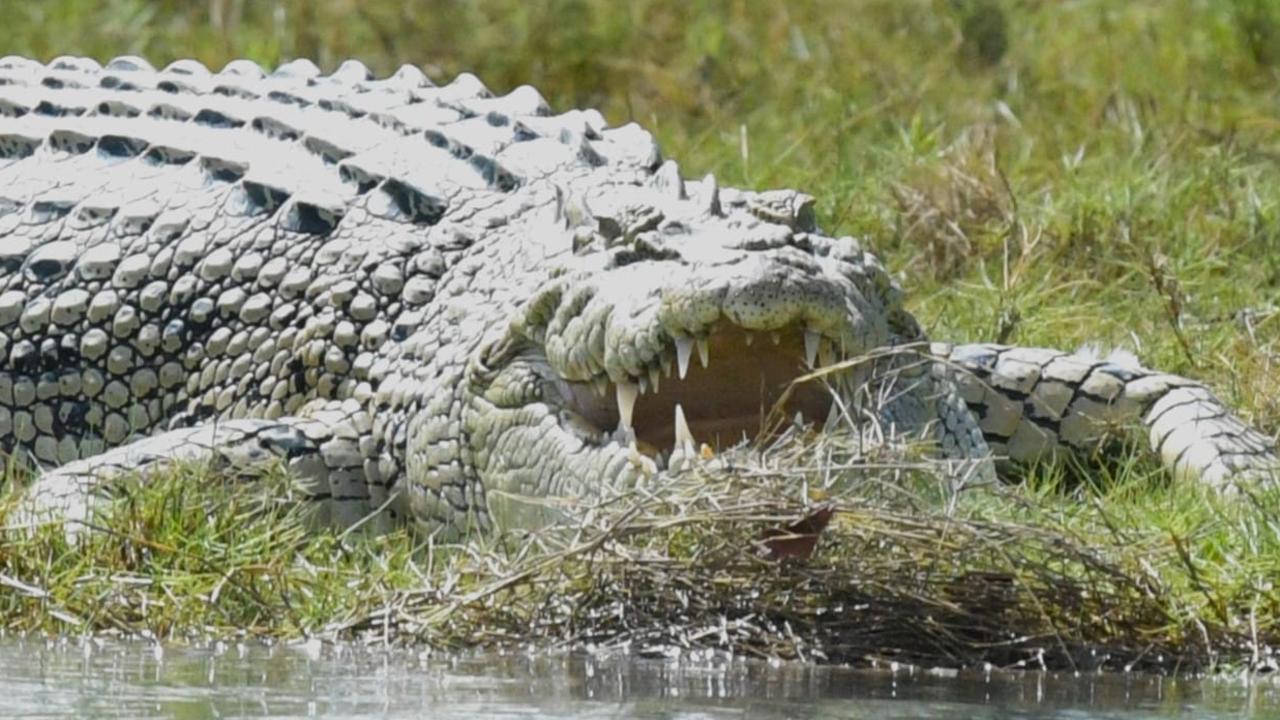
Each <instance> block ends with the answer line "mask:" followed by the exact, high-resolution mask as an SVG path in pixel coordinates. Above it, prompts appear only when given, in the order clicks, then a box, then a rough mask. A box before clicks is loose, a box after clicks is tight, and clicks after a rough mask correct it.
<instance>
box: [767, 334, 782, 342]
mask: <svg viewBox="0 0 1280 720" xmlns="http://www.w3.org/2000/svg"><path fill="white" fill-rule="evenodd" d="M769 339H770V340H772V341H773V344H774V345H779V344H781V343H782V333H780V332H771V333H769Z"/></svg>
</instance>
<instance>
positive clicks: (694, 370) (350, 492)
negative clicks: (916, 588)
mask: <svg viewBox="0 0 1280 720" xmlns="http://www.w3.org/2000/svg"><path fill="white" fill-rule="evenodd" d="M695 358H696V359H695ZM824 370H830V371H831V372H830V373H827V374H824ZM813 375H820V376H821V377H820V378H819V380H812V379H809V378H812V376H813ZM797 379H801V380H806V379H808V380H807V381H805V382H796V380H797ZM778 417H781V418H782V419H783V420H782V423H783V424H786V425H788V426H790V424H793V423H796V424H800V425H802V426H811V427H819V428H820V427H825V426H826V425H829V424H830V423H832V422H841V421H847V422H849V423H851V424H856V425H857V426H859V427H866V426H874V427H876V428H880V429H881V430H884V429H887V430H888V431H889V432H891V433H893V434H895V435H897V436H901V437H914V438H920V439H924V440H927V441H928V442H929V443H930V446H931V447H932V448H934V452H935V454H936V456H937V457H938V458H939V459H941V460H945V461H946V463H947V466H948V467H951V468H953V469H954V470H955V471H956V472H970V473H977V474H979V475H984V476H985V475H989V474H991V473H992V472H993V471H999V472H1002V473H1009V472H1016V469H1017V468H1020V467H1024V466H1025V465H1026V464H1027V463H1030V462H1035V461H1037V460H1040V459H1044V458H1052V457H1059V456H1064V455H1067V454H1071V453H1079V452H1089V451H1090V450H1091V449H1093V448H1094V447H1095V446H1096V445H1097V443H1098V442H1099V441H1100V439H1101V438H1103V437H1104V436H1105V435H1106V433H1107V432H1109V430H1110V429H1111V428H1114V427H1116V426H1119V425H1128V426H1132V427H1137V428H1141V429H1142V430H1143V432H1145V433H1146V434H1147V435H1148V436H1149V438H1150V443H1151V446H1152V448H1153V449H1154V451H1155V452H1156V453H1157V454H1158V455H1159V456H1160V457H1161V458H1162V460H1163V463H1164V464H1165V465H1166V466H1167V467H1168V469H1169V470H1170V471H1171V472H1172V473H1173V475H1174V476H1176V477H1178V478H1183V479H1186V480H1189V481H1199V482H1205V483H1209V484H1211V485H1215V486H1219V487H1223V488H1227V487H1233V486H1235V485H1236V484H1237V482H1238V481H1240V480H1241V479H1244V478H1255V477H1258V476H1269V475H1270V473H1271V472H1272V470H1273V469H1274V468H1275V466H1276V464H1277V459H1276V454H1275V451H1274V448H1273V444H1272V442H1271V440H1270V438H1268V437H1266V436H1265V435H1263V434H1262V433H1260V432H1258V431H1257V430H1255V429H1253V428H1251V427H1250V426H1249V425H1247V424H1246V423H1245V422H1243V421H1242V420H1241V419H1239V418H1238V417H1237V416H1236V415H1234V414H1233V413H1232V412H1230V411H1229V410H1228V409H1227V408H1226V407H1224V405H1223V403H1221V402H1220V401H1219V400H1218V399H1217V398H1216V397H1215V396H1214V395H1213V393H1212V392H1211V391H1210V390H1209V389H1208V388H1207V387H1205V386H1204V385H1202V384H1200V383H1198V382H1195V381H1193V380H1190V379H1187V378H1183V377H1179V376H1176V375H1171V374H1167V373H1162V372H1158V371H1156V370H1151V369H1148V368H1144V367H1143V366H1141V365H1140V364H1138V363H1137V361H1136V360H1135V359H1134V358H1132V357H1128V356H1123V355H1118V356H1112V357H1108V358H1097V357H1089V356H1087V355H1082V354H1080V353H1067V352H1060V351H1056V350H1049V349H1036V348H1019V347H1006V346H1000V345H990V344H971V345H949V344H945V343H935V342H930V340H929V338H928V337H927V336H926V333H925V332H924V330H923V329H922V327H921V325H920V323H918V322H917V320H916V319H915V318H914V317H913V316H912V315H911V313H910V312H908V310H907V309H906V308H905V306H904V304H903V294H902V291H901V289H900V287H899V285H898V283H897V282H896V281H895V279H894V278H893V276H892V275H891V274H890V273H889V272H888V271H887V270H886V269H885V267H884V266H883V264H882V263H881V261H880V260H879V259H877V257H876V256H875V255H874V254H873V253H872V252H870V251H869V250H868V249H867V248H866V247H865V242H864V241H861V240H858V239H855V238H851V237H831V236H828V235H826V234H824V233H823V232H822V231H821V230H820V229H819V227H818V226H817V222H816V219H815V212H814V201H813V198H812V197H810V196H808V195H805V194H803V193H801V192H797V191H793V190H769V191H759V192H757V191H748V190H737V189H732V188H727V187H720V186H719V184H718V183H717V182H716V180H715V178H714V176H710V175H709V176H706V177H704V178H702V179H697V180H695V179H687V178H685V177H683V176H682V173H681V170H680V168H679V166H678V165H677V164H676V163H675V162H674V161H672V160H668V159H665V158H663V156H662V154H661V152H660V150H659V148H658V145H657V143H656V142H655V140H654V138H653V137H652V136H651V135H650V134H649V133H648V132H646V131H645V130H644V129H642V128H641V127H639V126H637V125H635V124H625V125H621V126H616V127H615V126H610V125H609V123H607V122H606V121H605V119H604V117H603V116H602V115H601V114H600V113H599V112H596V111H592V110H586V111H582V110H572V111H569V112H563V113H558V114H557V113H554V112H553V111H552V110H551V108H550V107H549V106H548V103H547V102H546V101H545V100H544V98H543V97H542V96H541V95H540V94H539V93H538V92H537V91H536V90H535V89H533V88H531V87H527V86H523V87H519V88H517V89H515V90H513V91H511V92H509V93H508V94H506V95H501V96H498V95H495V94H494V93H492V92H490V91H489V90H488V89H487V88H486V87H485V86H484V85H483V84H482V83H481V82H480V81H479V80H478V79H477V78H476V77H475V76H473V75H470V74H463V75H459V76H458V77H456V78H455V79H453V80H452V81H450V82H448V83H447V84H440V85H437V84H434V83H433V82H431V81H430V80H429V79H428V78H427V77H426V76H425V75H424V74H423V73H422V72H421V71H420V70H418V69H416V68H414V67H412V66H405V67H402V68H401V69H400V70H398V71H397V72H395V73H394V74H393V75H390V76H387V77H381V78H379V77H376V76H375V75H374V74H373V73H372V72H371V71H370V70H369V69H368V68H367V67H366V66H364V65H363V64H361V63H359V62H357V61H347V62H344V63H342V64H341V66H340V67H338V68H337V69H336V71H334V72H333V73H331V74H328V75H325V74H323V73H321V72H320V70H319V69H318V68H317V67H316V65H315V64H313V63H312V62H310V61H307V60H296V61H292V62H289V63H286V64H283V65H281V66H279V67H278V68H276V69H274V70H273V71H267V70H264V69H263V68H262V67H260V66H259V65H257V64H254V63H252V62H249V61H244V60H237V61H234V62H231V63H230V64H228V65H226V66H225V67H224V68H223V69H222V70H220V71H217V72H213V71H210V70H209V69H208V68H206V67H205V66H204V65H202V64H200V63H198V62H195V61H191V60H183V61H178V62H174V63H172V64H170V65H168V66H167V67H165V68H163V69H161V70H157V69H155V67H153V66H152V65H151V64H149V63H148V62H147V61H146V60H144V59H142V58H138V57H132V56H128V57H119V58H116V59H114V60H111V61H110V62H107V63H106V64H105V65H103V64H99V63H98V62H96V61H94V60H91V59H86V58H77V57H61V58H57V59H55V60H52V61H50V62H48V63H40V62H37V61H34V60H30V59H25V58H19V57H7V58H4V59H0V450H2V451H3V452H5V453H7V454H8V455H9V456H10V457H13V458H18V459H20V460H22V461H23V462H27V463H29V464H30V465H32V466H34V467H35V468H36V479H35V480H34V481H33V483H32V486H31V487H30V488H28V490H27V497H28V499H29V502H30V503H31V504H32V506H33V507H35V508H36V510H37V511H39V512H42V513H44V512H47V513H50V514H52V515H54V516H56V517H59V518H63V519H68V520H73V519H84V517H85V515H86V514H87V513H88V512H91V511H92V509H93V507H95V498H101V497H103V496H104V494H105V495H109V494H110V487H111V485H112V483H111V479H112V478H115V477H118V476H119V475H121V474H126V473H141V474H143V475H145V474H147V473H150V472H153V471H155V470H157V469H160V468H164V467H169V466H171V465H173V464H174V463H178V462H187V461H196V462H208V463H212V464H214V465H215V466H216V467H218V468H221V469H222V470H223V471H225V472H228V473H233V474H236V473H242V472H252V471H254V470H255V469H257V468H262V467H264V466H266V465H267V464H270V463H277V464H281V463H282V464H283V465H284V466H286V467H287V468H288V470H289V471H290V473H291V474H292V477H293V478H294V481H295V483H296V487H297V488H298V493H299V495H300V497H302V498H303V499H304V500H306V501H310V502H313V503H314V504H315V506H316V507H317V508H318V510H317V512H318V513H319V514H321V515H323V516H324V517H325V518H327V519H328V520H329V521H331V522H334V523H338V524H342V525H352V524H357V523H365V522H372V523H374V524H375V525H376V526H378V527H395V526H399V525H404V524H408V525H411V526H414V527H417V528H420V529H422V530H424V531H426V532H435V533H454V534H456V533H462V532H468V531H470V529H472V528H477V527H488V526H492V525H494V524H501V523H507V522H511V523H519V522H522V521H523V518H524V517H525V516H524V515H522V514H521V511H520V507H521V504H522V502H523V500H522V499H532V500H533V501H534V502H533V503H532V504H534V505H537V504H538V503H537V501H538V500H539V499H552V498H559V499H565V500H566V501H569V502H572V501H573V500H574V499H577V498H583V497H590V496H592V495H594V494H599V493H601V492H604V491H606V490H610V489H618V488H628V487H634V486H636V485H637V484H643V483H652V484H655V486H657V485H660V483H661V482H662V481H663V478H667V477H670V476H673V475H675V474H678V473H679V472H680V471H681V469H682V468H685V467H688V466H689V465H690V464H691V463H697V462H703V461H705V460H706V457H707V456H708V455H710V456H711V457H712V458H714V457H715V452H716V450H715V449H716V448H728V447H731V446H734V445H736V444H737V443H740V442H741V440H742V439H744V438H746V439H759V438H761V437H767V436H768V435H769V432H770V429H771V428H772V427H774V425H776V423H774V420H773V419H776V418H778ZM771 423H772V424H771ZM966 468H967V469H966ZM513 508H514V509H513ZM537 514H538V513H536V512H535V513H534V515H537Z"/></svg>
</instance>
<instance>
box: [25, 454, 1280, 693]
mask: <svg viewBox="0 0 1280 720" xmlns="http://www.w3.org/2000/svg"><path fill="white" fill-rule="evenodd" d="M919 455H920V454H919V453H918V452H915V451H914V450H913V449H911V448H909V447H901V446H898V447H894V448H893V449H890V448H889V447H887V446H880V447H868V446H867V445H865V444H864V443H863V442H861V441H859V440H857V439H855V438H853V437H851V436H849V435H843V434H837V435H827V436H822V437H815V436H807V437H800V436H798V435H797V436H794V437H785V438H783V440H781V441H779V442H778V443H777V444H776V445H774V446H773V448H772V449H771V450H770V451H769V452H767V453H765V454H764V455H763V457H758V458H756V459H755V460H754V461H753V462H751V463H746V464H743V465H742V466H740V467H737V468H732V469H729V468H725V467H720V468H717V469H714V470H713V469H707V468H704V469H702V470H700V471H698V472H696V473H691V474H687V475H685V476H683V477H681V478H680V479H679V480H675V481H672V482H671V484H669V485H667V486H664V487H662V488H661V489H660V491H659V490H657V489H655V491H653V492H643V493H642V492H633V493H630V494H627V495H622V496H617V497H613V498H609V499H607V500H602V501H599V502H595V503H590V504H587V503H584V504H581V505H578V506H576V507H574V508H570V509H569V510H568V512H569V513H570V516H571V517H572V520H571V521H570V522H568V523H566V524H565V525H563V526H560V527H556V528H551V529H544V530H541V531H538V532H534V533H528V534H514V533H507V534H503V535H494V536H483V537H477V538H471V539H469V540H468V542H465V543H463V544H460V545H435V544H431V543H430V542H427V541H425V540H423V539H421V538H414V537H412V536H409V535H407V534H403V533H399V534H394V535H390V536H384V537H365V536H361V535H359V534H358V533H355V534H335V533H332V532H319V533H316V532H313V531H309V529H308V528H307V522H306V519H305V517H304V516H303V514H302V513H300V512H299V511H298V508H297V505H296V504H294V503H293V502H292V501H291V500H290V499H289V496H288V482H287V480H286V479H285V478H283V477H282V476H278V475H271V476H268V477H266V478H264V479H263V480H262V481H261V482H260V483H257V484H255V485H251V486H248V487H246V486H244V485H243V484H241V485H239V486H233V485H228V484H223V483H221V482H220V481H218V480H217V479H215V478H213V477H212V476H210V474H208V473H202V472H201V471H200V470H199V469H195V468H188V469H185V470H182V471H179V472H175V473H174V474H172V475H171V476H166V477H161V478H157V479H155V480H153V481H152V482H150V483H147V484H145V485H144V484H141V483H127V484H125V486H124V487H123V488H122V490H121V494H120V496H119V499H118V500H117V501H116V503H115V505H114V508H113V510H112V512H110V513H108V514H107V515H106V516H105V517H104V518H103V521H102V524H101V525H97V526H95V527H94V529H93V530H92V531H91V532H86V533H81V534H80V535H79V536H77V537H76V538H75V539H68V538H67V537H66V535H65V534H64V533H62V532H61V530H60V529H58V528H55V527H43V528H14V527H10V529H8V530H5V531H4V536H3V538H2V539H0V585H2V586H3V590H2V591H0V618H2V619H3V624H4V626H5V628H6V629H7V630H9V631H16V632H53V633H67V634H73V635H74V634H85V633H107V634H123V635H138V636H142V637H158V638H177V639H184V638H185V639H189V640H200V639H208V638H215V637H216V638H224V637H228V636H244V635H248V636H254V637H273V638H278V637H285V638H287V637H299V636H309V637H319V638H333V639H340V638H345V639H357V640H363V641H365V642H368V643H371V644H388V645H404V644H415V645H424V644H425V645H427V646H432V647H437V648H443V649H459V648H475V647H513V646H519V647H541V648H553V647H611V648H617V647H625V648H628V649H630V650H632V651H635V652H639V653H642V654H670V653H674V652H680V651H690V650H699V649H706V648H716V649H722V650H730V651H733V652H735V653H740V654H745V655H750V656H769V657H794V658H804V659H809V660H817V661H831V662H850V663H876V662H891V661H897V662H909V663H916V664H922V665H927V666H935V665H937V666H949V667H981V666H984V665H988V664H989V665H991V666H997V667H1032V668H1039V667H1050V668H1066V669H1077V670H1093V669H1101V668H1108V669H1130V668H1145V669H1162V670H1172V669H1181V670H1209V669H1215V668H1217V669H1221V668H1235V667H1240V666H1248V667H1252V668H1256V669H1269V668H1270V667H1272V665H1273V663H1274V658H1273V655H1272V652H1273V650H1272V648H1274V647H1275V646H1276V644H1277V641H1280V632H1277V629H1276V627H1275V618H1276V617H1277V614H1278V613H1280V606H1278V604H1277V598H1276V595H1275V592H1274V589H1273V588H1272V587H1271V586H1270V584H1269V582H1267V583H1264V582H1262V578H1264V577H1274V575H1266V574H1265V573H1264V572H1261V571H1260V570H1261V568H1260V564H1266V563H1270V562H1273V561H1274V556H1275V555H1276V554H1277V553H1276V551H1275V547H1276V545H1277V544H1280V515H1277V513H1276V508H1277V507H1280V505H1277V500H1280V496H1266V497H1263V496H1255V497H1249V498H1243V499H1239V500H1230V501H1228V500H1224V499H1221V498H1214V497H1207V496H1204V495H1202V494H1197V493H1196V492H1195V491H1194V490H1188V489H1173V488H1167V487H1161V486H1160V484H1159V483H1158V482H1154V483H1153V481H1151V480H1150V479H1149V478H1146V479H1137V478H1140V477H1143V478H1145V477H1146V476H1145V474H1144V472H1143V471H1142V469H1141V468H1139V467H1137V466H1132V468H1131V471H1130V473H1129V475H1130V477H1131V478H1135V479H1132V480H1130V481H1127V485H1126V484H1125V482H1124V481H1122V482H1121V484H1120V485H1116V486H1113V487H1112V488H1110V489H1109V490H1107V491H1106V496H1105V497H1104V496H1102V495H1099V492H1100V491H1099V490H1097V489H1096V488H1088V489H1086V488H1081V487H1076V488H1072V486H1071V485H1070V483H1069V482H1068V481H1066V480H1064V478H1065V477H1066V475H1064V474H1062V473H1056V472H1052V471H1048V470H1047V471H1046V473H1045V474H1044V475H1043V476H1042V477H1041V479H1040V480H1039V481H1038V482H1036V483H1033V484H1032V485H1031V486H1020V487H1015V486H972V485H966V484H965V483H964V482H963V478H961V479H957V478H950V479H948V477H947V474H946V473H945V472H943V470H942V468H941V467H939V466H937V465H935V464H933V463H931V462H929V461H927V460H924V459H920V457H917V456H919ZM1153 494H1154V497H1152V495H1153ZM1144 496H1145V497H1144ZM1139 513H1140V514H1142V516H1143V517H1142V518H1141V520H1143V521H1144V522H1146V523H1147V524H1146V525H1144V524H1142V523H1139V522H1135V517H1131V516H1130V515H1133V514H1139ZM1246 517H1248V518H1251V519H1252V522H1253V523H1254V524H1253V525H1252V526H1250V525H1248V524H1247V523H1244V524H1242V522H1241V521H1242V519H1243V518H1246ZM10 523H11V524H12V518H10ZM1188 528H1190V529H1188Z"/></svg>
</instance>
